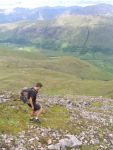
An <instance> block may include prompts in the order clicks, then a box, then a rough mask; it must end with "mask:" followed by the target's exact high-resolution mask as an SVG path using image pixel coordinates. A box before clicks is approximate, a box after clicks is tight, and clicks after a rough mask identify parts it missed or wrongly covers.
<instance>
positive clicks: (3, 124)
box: [0, 100, 69, 134]
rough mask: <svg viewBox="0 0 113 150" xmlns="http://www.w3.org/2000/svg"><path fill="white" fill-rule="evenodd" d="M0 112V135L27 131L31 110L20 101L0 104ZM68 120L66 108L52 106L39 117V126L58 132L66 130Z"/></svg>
mask: <svg viewBox="0 0 113 150" xmlns="http://www.w3.org/2000/svg"><path fill="white" fill-rule="evenodd" d="M0 110H1V111H0V116H1V117H0V133H9V134H17V133H18V132H19V131H22V130H27V129H28V128H27V125H28V124H29V123H30V122H29V116H30V112H31V110H30V108H29V107H28V106H27V105H26V104H23V103H22V102H21V101H20V100H10V101H8V102H6V103H3V104H0ZM62 118H63V119H62ZM68 120H69V114H68V111H67V109H66V108H64V107H60V106H52V107H50V108H49V109H48V111H47V112H46V114H43V115H42V116H41V122H42V123H41V125H40V126H41V127H47V128H53V129H58V130H60V129H67V125H66V122H68ZM35 125H36V124H35Z"/></svg>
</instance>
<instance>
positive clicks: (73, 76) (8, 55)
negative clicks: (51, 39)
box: [0, 48, 113, 96]
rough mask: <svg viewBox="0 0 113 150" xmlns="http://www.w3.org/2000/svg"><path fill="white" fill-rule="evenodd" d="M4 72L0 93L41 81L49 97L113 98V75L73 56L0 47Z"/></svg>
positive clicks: (0, 60) (1, 76) (0, 64)
mask: <svg viewBox="0 0 113 150" xmlns="http://www.w3.org/2000/svg"><path fill="white" fill-rule="evenodd" d="M0 72H1V73H0V83H1V86H0V90H12V91H18V90H20V89H21V88H22V87H24V86H32V85H33V84H34V83H35V82H37V81H41V82H42V83H43V84H44V88H43V90H42V92H43V93H46V94H47V93H48V94H58V95H60V94H74V95H76V94H82V95H104V96H109V95H112V89H113V88H112V84H113V83H112V79H113V76H112V74H110V73H107V72H105V71H103V70H101V69H99V68H97V67H95V66H93V65H91V64H89V63H88V62H85V61H82V60H80V59H78V58H76V57H72V56H61V57H48V56H44V55H43V54H41V53H39V52H25V51H17V50H16V48H15V49H13V50H7V49H6V48H0Z"/></svg>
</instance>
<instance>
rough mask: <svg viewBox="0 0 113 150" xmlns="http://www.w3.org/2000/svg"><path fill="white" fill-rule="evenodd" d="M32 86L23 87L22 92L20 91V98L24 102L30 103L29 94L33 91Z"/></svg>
mask: <svg viewBox="0 0 113 150" xmlns="http://www.w3.org/2000/svg"><path fill="white" fill-rule="evenodd" d="M31 90H32V88H27V87H26V88H23V89H22V91H21V93H20V100H21V101H22V102H24V103H28V102H29V100H28V94H29V91H31Z"/></svg>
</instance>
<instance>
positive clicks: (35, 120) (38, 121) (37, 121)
mask: <svg viewBox="0 0 113 150" xmlns="http://www.w3.org/2000/svg"><path fill="white" fill-rule="evenodd" d="M33 122H35V123H41V122H40V120H39V119H36V118H34V120H33Z"/></svg>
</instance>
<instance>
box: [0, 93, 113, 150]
mask: <svg viewBox="0 0 113 150" xmlns="http://www.w3.org/2000/svg"><path fill="white" fill-rule="evenodd" d="M11 97H12V95H11V93H7V94H6V93H5V94H1V95H0V103H3V102H6V101H7V100H9V99H10V98H11ZM38 102H40V103H41V104H43V105H44V106H45V108H46V113H48V110H49V109H50V107H51V106H61V107H65V108H66V109H67V110H68V112H69V120H68V122H67V123H66V124H65V125H66V126H67V128H66V130H63V129H58V130H57V129H53V128H49V127H48V128H45V127H42V126H41V125H38V124H33V123H28V124H27V126H28V129H27V130H24V131H21V132H19V133H18V134H16V135H11V134H6V133H4V134H3V133H1V135H0V150H49V149H50V150H113V100H112V99H108V98H103V97H90V96H52V97H50V96H41V95H40V96H39V97H38ZM62 119H63V118H62Z"/></svg>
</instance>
